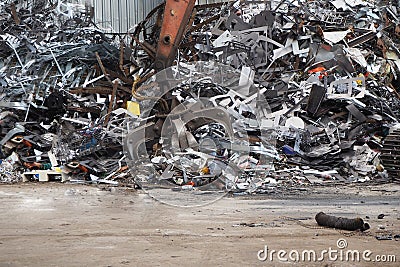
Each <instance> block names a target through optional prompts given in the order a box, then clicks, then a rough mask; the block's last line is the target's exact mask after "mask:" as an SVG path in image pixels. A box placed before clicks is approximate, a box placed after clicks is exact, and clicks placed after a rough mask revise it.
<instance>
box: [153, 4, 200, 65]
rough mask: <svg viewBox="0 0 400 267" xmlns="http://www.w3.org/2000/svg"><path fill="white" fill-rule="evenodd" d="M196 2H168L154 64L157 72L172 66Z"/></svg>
mask: <svg viewBox="0 0 400 267" xmlns="http://www.w3.org/2000/svg"><path fill="white" fill-rule="evenodd" d="M195 2H196V1H195V0H166V3H165V9H164V16H163V23H162V27H161V32H160V38H159V40H158V45H157V52H156V58H155V62H154V68H155V70H156V71H160V70H163V69H165V68H168V67H170V66H171V65H172V63H173V61H174V59H175V55H176V52H177V50H178V46H179V44H180V42H181V40H182V37H183V35H184V33H185V29H186V25H187V24H188V22H189V19H190V16H191V14H192V11H193V7H194V4H195Z"/></svg>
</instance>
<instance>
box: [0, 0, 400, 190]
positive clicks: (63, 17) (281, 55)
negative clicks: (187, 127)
mask: <svg viewBox="0 0 400 267" xmlns="http://www.w3.org/2000/svg"><path fill="white" fill-rule="evenodd" d="M34 2H35V3H36V4H37V1H34ZM35 3H33V2H32V3H31V2H30V1H23V3H19V4H15V5H13V4H12V1H8V0H7V1H3V2H1V3H0V25H1V28H0V29H1V30H0V47H1V49H0V89H1V94H0V108H1V111H3V112H11V113H12V114H7V116H5V117H4V119H5V120H4V122H3V123H2V132H1V139H4V138H5V137H6V136H7V133H9V132H10V131H11V130H13V128H14V126H15V124H16V123H17V122H18V123H20V125H22V126H23V127H24V129H25V133H23V134H22V136H23V137H24V136H26V137H27V140H24V139H23V138H22V141H21V139H18V138H13V139H12V140H5V145H4V146H3V149H2V150H3V153H4V154H5V155H4V158H6V157H7V156H8V155H9V154H10V153H12V151H16V152H17V154H18V155H19V158H20V161H22V162H21V163H20V165H21V167H22V169H21V170H20V171H24V170H27V169H28V168H45V167H46V166H47V165H46V164H47V163H49V162H53V163H57V164H58V165H59V166H61V167H62V168H63V169H64V170H65V171H66V172H68V175H70V177H71V179H72V180H74V181H82V180H91V181H98V182H104V181H109V182H111V180H112V179H114V178H115V179H117V180H118V181H120V182H122V183H123V182H124V181H126V182H132V181H133V180H132V177H130V176H129V169H128V168H127V166H126V163H125V160H124V159H125V158H124V157H125V156H124V155H123V153H122V143H123V137H124V136H126V135H127V134H128V133H130V132H132V130H133V129H135V127H137V126H139V124H140V123H142V119H143V116H144V115H143V113H144V114H145V112H146V108H148V102H149V101H148V100H147V99H148V98H149V97H150V98H151V97H153V95H151V92H152V90H151V88H152V87H153V85H152V83H151V82H152V80H151V77H152V76H153V75H154V71H153V62H154V55H155V51H156V47H155V45H156V43H157V40H158V36H157V33H158V32H159V28H160V23H161V21H162V20H161V18H160V16H159V15H158V14H160V10H162V8H163V7H162V5H160V6H159V7H158V8H157V9H156V10H154V11H153V12H151V13H150V14H149V16H148V18H146V19H145V21H143V23H139V24H138V25H136V26H135V27H134V28H133V29H132V31H130V32H129V33H127V34H126V35H118V34H115V35H106V34H104V33H103V32H102V31H101V30H100V29H99V28H97V27H95V26H94V25H93V22H92V20H91V18H92V15H93V14H92V12H91V10H92V9H91V8H90V7H88V6H82V5H75V6H73V5H68V4H66V5H58V6H52V5H50V4H48V3H43V4H40V5H39V4H37V5H35ZM59 3H62V2H61V1H60V2H59ZM398 5H399V3H398V1H386V2H379V3H375V2H371V1H342V0H337V1H333V2H329V1H294V2H293V1H289V2H286V1H270V2H269V3H267V4H266V3H259V2H257V1H236V2H233V3H218V4H212V5H203V6H198V7H196V8H195V13H194V14H195V16H193V18H192V20H191V23H192V24H191V25H190V26H189V27H187V31H186V34H185V37H184V40H183V41H182V43H181V45H180V48H179V53H178V55H177V58H176V61H177V62H179V63H180V64H186V63H188V62H192V61H200V60H203V61H218V62H220V63H223V64H226V65H229V66H231V67H232V68H234V69H235V70H236V71H237V73H239V74H240V75H239V80H238V81H239V82H240V80H241V84H242V85H243V86H242V88H241V90H240V91H239V94H241V95H246V93H247V92H248V90H249V87H247V85H246V83H247V82H251V83H252V84H255V86H256V87H257V90H258V92H259V94H261V95H262V98H263V101H264V102H265V105H267V104H268V107H269V109H265V110H260V112H261V113H263V116H262V119H261V120H260V123H259V124H256V123H255V121H254V120H252V119H251V118H247V119H246V120H238V121H237V123H236V124H234V125H233V127H234V129H235V130H244V131H247V130H249V129H251V128H252V127H253V129H254V128H256V127H259V129H260V130H262V131H267V132H268V133H269V136H270V138H272V139H274V140H275V143H276V144H275V146H274V147H275V148H274V149H271V148H270V147H265V149H264V150H263V149H261V150H256V152H257V153H260V152H262V153H270V156H271V155H272V158H274V164H273V166H272V168H271V165H268V167H266V166H264V165H263V164H262V163H259V162H257V161H255V160H254V158H251V157H250V158H240V157H238V158H235V159H234V162H235V170H236V168H247V169H249V170H251V169H252V170H259V169H263V168H264V170H265V172H264V174H263V175H262V176H257V175H254V173H255V172H254V171H248V172H247V173H245V175H242V176H240V177H236V178H232V179H231V181H233V184H231V185H229V187H230V188H232V189H235V190H238V191H246V192H251V193H254V192H259V193H262V192H264V193H269V192H272V191H274V190H279V188H280V187H285V186H297V187H302V186H303V185H308V184H312V183H326V182H331V181H339V182H344V181H347V182H349V181H350V182H360V181H367V180H374V181H380V180H381V181H386V180H387V179H388V178H387V174H386V173H385V169H384V164H383V165H382V162H380V160H379V157H380V154H381V149H382V146H383V144H384V141H385V137H386V135H387V134H388V132H389V129H390V128H393V127H394V126H395V125H396V123H398V120H399V118H400V100H399V95H398V92H397V88H399V86H400V82H399V76H398V75H399V69H400V60H399V57H400V53H399V37H400V30H399V29H400V28H399V21H398V15H399V6H398ZM126 40H129V42H127V41H126ZM212 78H213V77H211V81H210V82H209V83H208V84H207V83H202V84H198V85H202V86H204V87H205V89H204V90H208V89H207V88H210V87H211V88H214V87H215V83H213V79H212ZM341 81H342V82H341ZM146 82H147V84H146ZM51 87H55V88H56V89H58V91H59V92H61V93H62V95H63V96H64V97H65V104H64V107H63V110H64V111H63V112H61V113H58V114H55V115H54V117H55V118H56V121H57V123H52V119H53V118H49V109H48V107H46V106H44V105H43V104H44V101H45V99H46V98H48V97H49V95H50V88H51ZM132 89H133V90H132ZM148 89H149V90H148ZM209 92H210V94H209V95H207V98H208V99H210V101H211V103H213V105H217V104H218V105H220V106H221V107H223V108H225V109H227V110H228V113H229V115H231V116H234V117H235V116H236V117H237V118H238V117H240V115H241V114H240V113H246V112H247V114H251V112H248V110H246V108H245V106H246V105H247V106H253V105H255V104H256V103H257V101H258V100H259V98H256V97H254V98H252V97H246V98H241V97H238V96H237V95H235V94H234V93H233V92H232V91H229V92H225V93H227V94H228V96H226V97H221V93H216V92H214V91H213V90H209ZM132 93H133V97H132ZM192 93H193V92H192ZM236 93H237V92H236ZM178 95H179V94H177V95H176V96H178ZM191 97H192V98H193V97H194V95H193V94H191ZM237 99H239V101H236V100H237ZM241 103H243V105H241ZM161 111H162V110H161ZM250 111H251V110H250ZM139 115H141V116H142V119H137V116H139ZM161 115H162V114H161ZM257 115H259V114H257ZM151 116H154V114H149V118H150V117H151ZM52 117H53V116H52ZM149 118H145V119H146V120H148V119H149ZM136 122H137V124H135V123H136ZM38 123H39V124H40V126H37V125H38ZM174 123H175V125H178V124H177V123H178V121H176V120H175V122H174ZM0 124H1V123H0ZM155 124H157V122H155ZM152 127H159V125H155V126H152ZM218 127H219V126H218V125H215V129H202V130H203V131H211V130H212V131H213V132H214V133H218V129H219V128H218ZM239 132H240V131H239ZM48 133H53V135H52V136H50V137H49V136H48ZM183 133H185V138H183V137H182V136H183V135H182V134H180V137H181V140H179V138H178V139H177V142H181V143H185V144H186V145H190V144H193V143H194V142H193V138H192V137H193V136H191V134H189V133H187V131H183ZM198 134H201V131H200V132H198ZM32 135H34V136H37V138H36V137H35V138H32V137H30V138H28V136H32ZM46 135H47V136H46ZM258 135H259V134H258ZM13 137H16V136H13ZM39 137H40V138H39ZM256 137H258V138H259V136H257V133H256V134H255V136H254V137H252V138H256ZM6 139H8V138H6ZM256 139H257V138H256ZM45 140H47V141H45ZM138 141H140V140H138ZM48 142H50V143H52V145H51V148H49V145H48ZM174 142H175V141H174ZM220 145H221V146H223V145H224V143H223V142H221V144H220ZM154 149H155V151H158V150H159V149H158V147H157V146H155V147H154ZM49 150H51V152H52V153H51V154H52V155H54V157H53V156H49V155H48V152H49ZM276 151H277V152H276ZM382 151H383V150H382ZM278 152H279V154H278ZM190 153H193V152H190ZM382 153H383V152H382ZM157 156H158V155H150V157H151V160H152V161H155V162H156V163H155V164H158V165H159V167H160V169H158V170H157V171H161V174H160V175H161V177H163V178H165V179H167V178H168V179H170V178H171V173H173V170H172V169H168V168H166V169H165V167H164V166H163V162H162V159H160V158H157ZM202 156H204V155H202ZM184 157H187V156H182V155H181V156H180V157H178V158H174V157H172V159H173V160H172V161H171V164H172V163H173V164H175V165H178V163H179V164H180V165H181V166H187V168H188V170H189V169H190V168H192V167H193V166H191V165H190V164H189V163H190V162H187V161H186V162H181V160H180V159H182V158H184ZM54 158H55V160H54ZM55 161H56V162H55ZM157 162H158V163H157ZM152 163H153V162H152ZM153 164H154V163H153ZM173 164H172V165H173ZM185 164H186V165H185ZM17 165H18V163H16V166H17ZM175 165H174V166H175ZM200 165H201V164H200ZM100 166H103V167H104V168H105V169H106V170H104V169H103V168H100ZM170 166H171V165H170ZM249 166H250V167H251V168H248V167H249ZM24 168H25V169H24ZM213 168H214V169H213ZM131 169H132V168H131ZM181 169H182V167H181ZM220 169H221V168H220V166H219V165H218V164H215V165H213V166H212V168H209V170H208V172H210V171H211V172H212V170H215V172H219V170H220ZM202 175H203V178H204V177H205V176H206V175H209V173H207V171H205V172H203V174H200V175H194V176H190V175H189V176H187V177H186V178H185V179H186V180H185V179H182V181H183V182H182V181H176V182H177V184H181V185H185V183H186V182H188V181H190V179H196V180H201V179H202V177H201V176H202ZM128 177H129V178H128ZM182 177H183V176H182Z"/></svg>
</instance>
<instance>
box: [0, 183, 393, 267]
mask: <svg viewBox="0 0 400 267" xmlns="http://www.w3.org/2000/svg"><path fill="white" fill-rule="evenodd" d="M399 196H400V185H395V184H386V185H375V186H371V185H365V184H354V185H350V186H331V187H315V188H312V189H309V190H308V192H305V193H304V192H303V193H301V194H300V193H299V194H289V195H285V194H279V195H274V196H272V195H258V196H251V197H238V196H235V197H232V196H227V197H224V198H223V199H221V200H219V201H216V202H215V203H213V204H210V205H206V206H204V207H196V208H177V207H172V206H168V205H165V204H162V203H160V202H157V201H155V200H153V199H152V198H150V197H149V196H147V195H146V194H145V193H143V192H142V191H137V190H133V189H124V188H110V187H104V186H85V185H71V184H57V183H45V184H31V183H25V184H17V185H1V186H0V203H1V205H0V216H1V220H0V267H3V266H291V265H295V266H400V249H399V248H400V240H398V241H397V240H395V238H392V240H377V239H376V237H375V236H376V235H388V234H392V237H394V235H396V234H397V235H398V234H400V213H399V209H400V205H399V202H400V197H399ZM319 211H324V212H326V213H329V214H332V215H336V216H344V217H349V218H350V217H357V216H359V217H361V218H363V219H364V220H365V221H367V222H368V223H369V224H370V225H371V229H370V230H369V231H367V232H366V233H355V234H352V235H349V232H346V231H338V230H335V229H326V228H325V229H322V228H318V227H316V222H315V220H314V216H315V214H316V213H318V212H319ZM379 214H385V216H384V218H383V219H378V215H379ZM286 217H290V218H294V219H296V220H290V219H288V218H286ZM339 239H343V240H339ZM338 240H339V242H341V243H340V244H339V245H340V246H341V247H340V248H339V247H338V244H337V242H338ZM344 243H347V246H346V247H342V245H343V244H344ZM265 247H267V248H268V250H267V252H268V258H267V259H266V260H265V261H262V260H263V258H264V257H265V253H264V251H265ZM329 249H330V250H331V253H332V254H331V256H332V257H331V258H329V255H328V252H326V253H325V254H322V255H323V259H322V258H321V259H322V260H321V261H318V262H317V261H314V260H313V258H312V257H311V260H310V259H308V255H309V254H307V253H308V252H307V251H309V250H313V251H315V252H316V257H317V259H316V260H318V258H320V256H321V253H322V251H323V250H327V251H329ZM272 250H275V251H279V250H282V251H283V252H281V260H279V259H278V254H277V253H278V252H275V254H274V253H273V254H272V259H271V257H270V256H271V254H270V253H271V251H272ZM334 250H336V251H337V252H334ZM348 250H351V251H354V250H357V252H356V253H359V255H360V257H361V259H360V261H359V262H354V261H353V260H354V258H352V257H351V255H350V254H348V255H350V256H348V257H347V258H348V260H346V256H342V260H340V255H347V254H346V253H347V251H348ZM368 250H370V251H371V254H369V253H368ZM304 251H306V252H304ZM365 251H367V252H365ZM284 252H286V254H284ZM289 253H290V255H291V257H289ZM296 253H299V254H298V255H299V262H295V261H294V260H296V255H297V254H296ZM303 253H305V254H304V260H303V259H302V254H303ZM310 253H311V252H310ZM340 253H342V254H340ZM363 253H366V254H365V260H364V259H363V258H362V255H363ZM310 255H311V256H312V254H310ZM377 255H378V256H381V258H380V259H384V258H385V256H386V259H389V258H390V257H391V256H390V255H394V256H395V257H396V261H397V262H392V263H381V262H380V263H378V262H376V261H375V259H379V258H376V256H377ZM335 257H337V259H336V260H335ZM355 257H356V256H355ZM259 258H260V259H261V260H260V259H259ZM284 259H286V260H287V261H284ZM355 260H357V259H356V258H355ZM366 260H371V261H369V262H368V261H366Z"/></svg>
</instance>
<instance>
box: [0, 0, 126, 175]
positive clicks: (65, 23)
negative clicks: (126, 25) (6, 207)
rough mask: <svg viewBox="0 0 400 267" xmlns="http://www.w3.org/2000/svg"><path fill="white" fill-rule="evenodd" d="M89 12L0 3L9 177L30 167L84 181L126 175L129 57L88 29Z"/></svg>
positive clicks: (63, 5) (0, 85)
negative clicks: (12, 157) (10, 164)
mask: <svg viewBox="0 0 400 267" xmlns="http://www.w3.org/2000/svg"><path fill="white" fill-rule="evenodd" d="M92 10H93V9H92V7H90V6H89V5H85V4H72V3H68V2H65V1H58V2H57V4H56V5H53V4H52V3H51V2H48V1H20V2H19V3H14V2H13V1H2V3H1V5H0V26H1V27H0V47H1V49H0V51H1V52H0V92H1V93H0V109H1V111H2V114H4V117H2V121H1V126H2V128H1V129H2V133H1V136H2V137H1V138H2V140H1V144H2V158H4V159H5V158H6V157H7V156H8V155H10V153H12V152H13V151H14V152H16V155H17V157H19V160H18V161H15V162H14V165H15V166H14V167H15V168H14V170H13V171H14V172H13V173H14V174H15V176H16V177H18V176H19V177H20V174H21V173H23V172H26V171H28V170H32V169H41V170H51V169H53V170H54V169H57V171H60V172H65V173H66V174H67V175H68V176H69V178H70V179H72V180H76V181H83V182H85V181H89V182H90V181H102V182H110V181H109V180H110V179H113V178H114V177H118V179H122V180H121V181H123V179H125V178H126V177H129V170H127V168H126V164H125V163H124V162H123V160H121V159H123V158H124V157H123V155H122V153H120V151H121V150H122V146H121V144H122V141H121V138H122V137H123V134H124V131H125V129H126V126H125V125H124V122H125V121H126V119H125V115H126V114H127V113H128V112H127V111H126V109H123V108H122V107H121V106H123V105H124V104H125V105H126V100H127V99H128V98H129V97H130V95H131V89H130V87H131V84H132V82H133V80H132V79H130V78H127V77H126V75H125V70H124V64H125V63H126V62H128V61H127V58H129V52H128V53H122V52H124V51H125V50H124V49H123V48H121V47H120V43H119V42H118V41H117V40H116V39H114V40H113V39H111V38H108V37H106V36H105V35H104V33H103V32H102V31H101V30H100V29H99V28H98V27H96V25H94V23H93V21H92V18H93V11H92ZM121 38H123V37H121ZM121 51H122V52H121ZM118 62H120V64H118ZM126 82H127V83H128V84H129V86H127V87H125V86H126ZM114 84H116V87H115V90H114V89H113V88H114ZM54 90H55V91H56V92H55V93H56V94H58V95H56V94H53V92H52V91H54ZM50 95H52V96H53V99H55V100H54V101H53V102H58V103H59V104H57V105H55V106H52V105H51V104H49V102H51V101H49V99H51V97H50ZM110 102H111V104H110ZM121 109H122V112H121V111H120V110H121ZM7 112H8V113H7ZM127 116H128V117H129V116H131V114H129V115H127ZM17 126H18V127H17ZM16 129H22V130H18V131H16ZM18 166H19V167H18ZM7 170H8V169H7ZM1 177H2V178H1V179H0V180H2V181H6V182H9V181H11V180H10V179H8V178H6V176H5V175H1ZM35 178H36V179H37V177H34V179H35ZM102 178H104V179H105V180H104V181H103V180H102ZM128 180H129V178H128V179H126V181H128Z"/></svg>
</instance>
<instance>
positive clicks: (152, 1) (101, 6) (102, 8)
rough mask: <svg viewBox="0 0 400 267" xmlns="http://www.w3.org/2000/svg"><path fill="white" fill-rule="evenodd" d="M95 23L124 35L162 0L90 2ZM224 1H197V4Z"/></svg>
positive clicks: (107, 30)
mask: <svg viewBox="0 0 400 267" xmlns="http://www.w3.org/2000/svg"><path fill="white" fill-rule="evenodd" d="M91 1H92V3H93V6H94V10H95V22H96V23H97V25H99V26H100V27H101V28H103V30H105V31H106V32H115V33H126V32H127V31H128V30H129V29H130V28H132V27H133V26H134V25H135V24H137V23H138V22H140V21H142V20H143V19H144V18H145V17H146V15H147V14H148V13H149V11H151V10H152V9H153V8H154V7H156V6H157V5H159V4H160V3H162V2H163V1H164V0H91ZM225 1H226V0H225ZM216 2H224V0H197V3H198V4H207V3H216Z"/></svg>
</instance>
